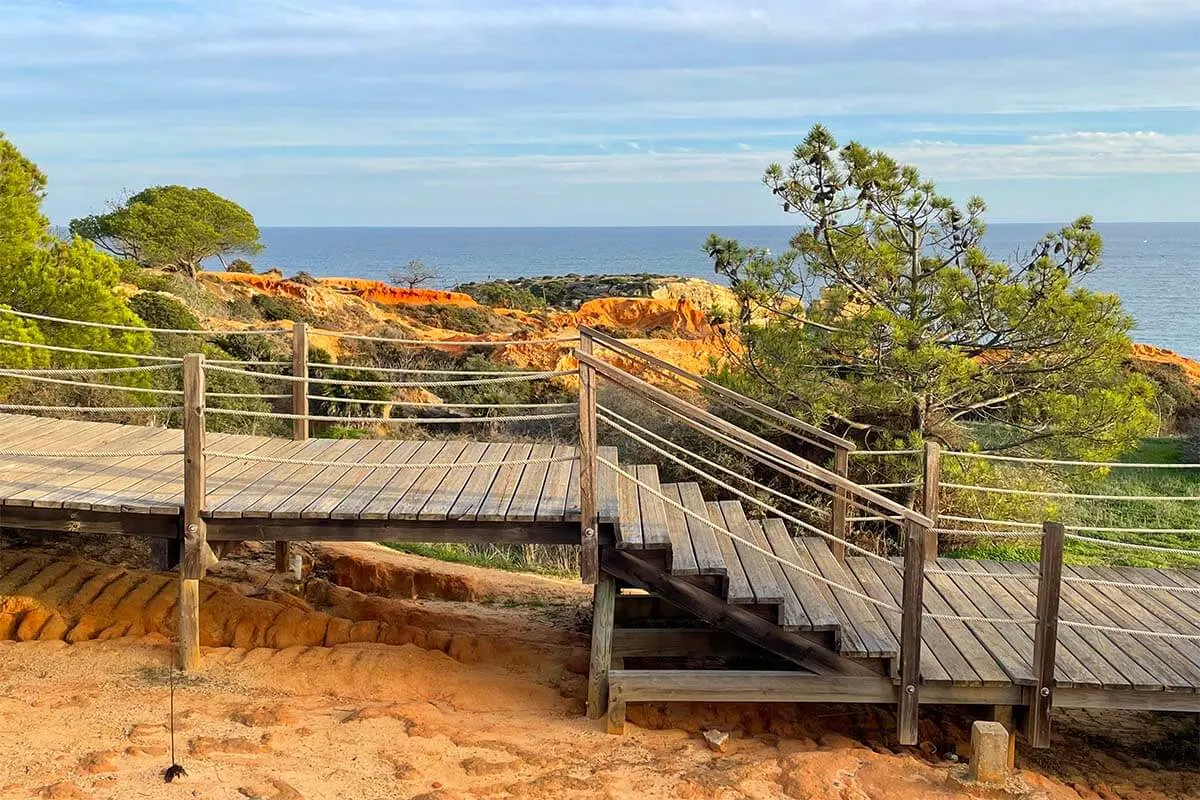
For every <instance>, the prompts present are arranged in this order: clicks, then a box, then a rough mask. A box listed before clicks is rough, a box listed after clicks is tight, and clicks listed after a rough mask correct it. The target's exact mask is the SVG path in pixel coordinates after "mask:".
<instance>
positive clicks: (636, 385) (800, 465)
mask: <svg viewBox="0 0 1200 800" xmlns="http://www.w3.org/2000/svg"><path fill="white" fill-rule="evenodd" d="M575 356H576V358H578V359H579V363H580V364H586V365H588V366H590V367H591V368H592V369H594V370H595V371H596V372H597V373H599V374H600V375H603V376H604V377H605V378H608V379H609V380H611V381H613V382H614V383H616V384H618V385H620V386H622V387H624V388H626V389H628V390H629V391H631V392H634V393H636V394H638V395H641V396H642V397H645V398H646V399H648V400H651V401H653V402H655V403H657V404H658V405H660V406H663V407H664V408H667V409H670V410H672V411H674V412H675V413H676V414H679V415H680V416H681V417H682V418H684V419H685V420H686V419H693V420H697V421H700V422H703V423H704V424H706V425H708V426H709V427H711V428H715V429H717V430H719V431H721V433H722V434H724V435H726V436H729V437H730V438H734V439H737V440H738V441H740V442H742V443H743V444H745V445H747V446H749V447H752V448H755V449H757V450H758V451H761V452H763V453H766V454H767V455H769V456H770V457H771V458H773V459H775V460H777V461H782V462H784V463H785V464H787V465H789V466H791V467H792V468H794V469H796V470H798V471H800V472H802V473H804V474H806V475H808V476H811V477H813V478H816V479H819V480H821V481H822V482H824V483H826V484H828V485H830V486H832V487H835V488H837V487H840V488H842V489H845V490H846V491H847V492H848V493H849V494H852V495H855V496H856V497H859V498H861V499H862V500H864V501H866V502H869V503H872V504H874V505H876V506H878V507H879V508H882V509H884V510H886V511H890V512H892V513H894V514H896V515H897V516H900V517H903V518H904V519H907V520H911V521H912V522H914V523H916V524H917V525H919V526H921V527H923V528H929V527H932V526H933V523H932V522H931V521H930V520H929V519H928V518H927V517H926V516H925V515H923V514H919V513H917V512H916V511H913V510H912V509H911V508H906V507H905V506H902V505H901V504H899V503H897V502H896V501H895V500H892V499H890V498H887V497H884V496H883V495H881V494H879V493H878V492H874V491H872V490H870V489H866V488H863V487H862V486H860V485H859V484H857V483H855V482H854V481H852V480H850V479H849V478H843V477H842V476H841V475H838V474H837V473H836V472H834V471H832V470H829V469H826V468H825V467H822V466H820V465H818V464H814V463H813V462H811V461H809V460H807V459H805V458H801V457H800V456H798V455H796V454H794V453H791V452H789V451H787V450H785V449H783V448H782V447H780V446H779V445H777V444H775V443H774V442H769V441H767V440H766V439H763V438H762V437H761V436H757V435H755V434H753V433H750V432H749V431H747V430H743V429H742V428H739V427H738V426H737V425H734V424H733V423H731V422H729V421H728V420H725V419H722V418H721V417H718V416H716V415H715V414H712V413H710V412H708V411H705V410H704V409H702V408H698V407H697V406H695V405H693V404H691V403H689V402H687V401H686V400H683V399H681V398H679V397H676V396H675V395H673V394H671V393H670V392H667V391H664V390H663V389H659V388H658V387H657V386H654V385H653V384H651V383H648V382H647V381H644V380H642V379H641V378H638V377H636V376H634V375H631V374H630V373H628V372H626V371H625V370H623V369H621V368H620V367H617V366H614V365H612V364H609V363H608V362H607V361H602V360H600V359H599V358H596V357H595V356H592V355H588V354H587V353H583V352H581V351H579V350H576V351H575Z"/></svg>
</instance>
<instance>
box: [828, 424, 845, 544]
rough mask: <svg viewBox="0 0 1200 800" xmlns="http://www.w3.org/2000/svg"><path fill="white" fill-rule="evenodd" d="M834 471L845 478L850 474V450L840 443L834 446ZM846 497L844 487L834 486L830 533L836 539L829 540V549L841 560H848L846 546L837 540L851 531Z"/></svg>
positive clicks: (830, 512)
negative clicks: (847, 520) (847, 518)
mask: <svg viewBox="0 0 1200 800" xmlns="http://www.w3.org/2000/svg"><path fill="white" fill-rule="evenodd" d="M833 471H834V472H836V473H837V474H838V475H840V476H841V477H843V478H845V477H847V476H848V475H849V474H850V451H849V450H848V449H847V448H845V447H841V446H840V445H839V446H835V447H834V448H833ZM846 497H847V496H846V490H845V489H844V488H842V487H841V486H835V487H833V502H832V504H831V505H830V508H829V533H830V535H831V536H833V537H834V540H833V541H830V542H829V549H830V550H832V551H833V557H834V558H836V559H837V560H838V561H841V562H845V560H846V546H845V545H844V544H842V542H840V541H836V540H837V539H841V540H843V541H844V540H845V539H846V534H847V533H848V532H849V530H848V528H847V525H846V508H847V507H848V505H849V504H848V503H847V502H846Z"/></svg>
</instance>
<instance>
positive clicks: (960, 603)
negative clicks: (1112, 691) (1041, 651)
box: [929, 558, 1100, 686]
mask: <svg viewBox="0 0 1200 800" xmlns="http://www.w3.org/2000/svg"><path fill="white" fill-rule="evenodd" d="M934 565H935V566H936V567H937V569H940V570H945V571H946V572H953V573H955V575H954V576H953V587H954V589H956V590H957V591H958V592H960V593H961V597H960V596H959V595H958V594H955V592H953V591H949V592H947V591H943V592H942V594H943V596H945V597H946V599H947V602H949V603H950V604H951V605H952V606H954V609H955V611H957V612H958V613H962V614H971V615H974V616H980V617H992V618H996V619H1019V618H1022V617H1026V616H1028V615H1027V614H1026V613H1025V611H1024V609H1022V608H1020V606H1019V605H1016V604H1009V605H1002V604H1001V603H1000V602H999V599H1000V597H1001V596H1003V597H1005V598H1009V599H1010V600H1011V598H1010V597H1009V595H1008V593H1007V592H1003V594H1002V595H1001V592H999V591H997V589H995V588H992V587H993V586H995V584H997V583H999V580H1003V579H996V578H990V579H989V578H983V579H977V578H976V577H975V576H974V575H973V574H972V573H970V572H968V571H966V570H965V569H964V568H963V566H962V565H961V563H960V562H959V560H958V559H953V558H939V559H938V560H937V561H936V562H934ZM935 577H939V576H934V575H930V576H929V578H930V580H931V581H932V580H933V579H934V578H935ZM985 580H986V581H987V582H988V583H989V584H991V586H989V587H988V588H985V587H984V585H983V583H984V581H985ZM1010 609H1011V610H1010ZM980 624H984V623H971V625H972V627H974V626H976V625H980ZM995 630H996V632H997V633H999V634H1001V635H1002V636H1003V637H1004V638H1005V640H1006V641H1007V643H1008V646H1009V647H1008V652H1006V653H1005V655H1004V656H1003V657H1000V656H997V660H999V661H1000V663H1001V664H1002V665H1003V666H1004V669H1005V671H1006V672H1008V673H1009V677H1010V678H1011V679H1012V680H1013V682H1014V683H1018V684H1020V685H1022V686H1029V685H1032V684H1033V628H1032V626H1030V625H1006V626H1004V627H1003V628H1001V627H999V626H995ZM985 644H986V643H985ZM987 646H989V647H990V646H991V645H990V644H988V645H987ZM993 655H995V653H993ZM1068 666H1069V667H1070V671H1068ZM1077 676H1082V679H1081V678H1079V677H1077ZM1054 680H1055V683H1056V685H1058V686H1075V685H1081V686H1099V685H1100V684H1099V681H1097V680H1095V679H1094V678H1092V677H1091V674H1090V673H1088V672H1087V670H1086V669H1084V668H1083V667H1082V666H1081V665H1080V664H1079V662H1078V660H1076V659H1075V657H1074V656H1072V655H1071V654H1070V653H1068V652H1066V648H1062V649H1061V650H1060V652H1059V657H1058V658H1057V659H1055V673H1054Z"/></svg>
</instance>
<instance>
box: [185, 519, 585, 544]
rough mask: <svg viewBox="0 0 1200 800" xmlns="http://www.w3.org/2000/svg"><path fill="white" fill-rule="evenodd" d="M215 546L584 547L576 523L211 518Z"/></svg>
mask: <svg viewBox="0 0 1200 800" xmlns="http://www.w3.org/2000/svg"><path fill="white" fill-rule="evenodd" d="M207 522H208V525H207V539H208V541H211V542H270V541H287V542H306V541H323V542H463V543H468V544H469V543H473V542H483V543H488V542H491V543H494V544H572V545H574V544H579V525H578V524H577V523H574V522H473V521H458V520H415V519H414V520H407V519H294V518H292V519H270V518H248V517H209V518H208V519H207Z"/></svg>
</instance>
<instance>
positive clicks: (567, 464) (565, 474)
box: [534, 445, 600, 564]
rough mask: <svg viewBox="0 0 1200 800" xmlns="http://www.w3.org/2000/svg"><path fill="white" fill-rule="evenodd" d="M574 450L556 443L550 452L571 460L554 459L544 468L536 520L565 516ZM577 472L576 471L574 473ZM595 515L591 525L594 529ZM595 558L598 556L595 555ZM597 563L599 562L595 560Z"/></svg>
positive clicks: (576, 461)
mask: <svg viewBox="0 0 1200 800" xmlns="http://www.w3.org/2000/svg"><path fill="white" fill-rule="evenodd" d="M575 453H576V450H575V448H573V447H570V446H568V445H557V446H556V447H554V449H553V450H551V452H550V456H551V458H570V459H572V460H571V461H556V462H554V463H552V464H550V468H549V469H548V470H546V483H545V484H544V485H543V486H542V496H541V497H540V498H538V504H537V510H536V511H535V512H534V519H536V520H539V521H540V520H563V519H566V518H567V507H568V506H569V505H570V498H569V495H570V492H571V480H572V477H573V474H572V473H573V471H574V470H576V469H577V468H578V466H579V459H578V458H575ZM577 474H578V473H577V472H576V473H575V475H577ZM594 517H595V515H594V514H593V520H592V527H593V530H594V529H595V525H596V522H595V519H594ZM597 558H599V556H598V555H597ZM596 563H597V564H599V563H600V562H599V561H597V562H596Z"/></svg>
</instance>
